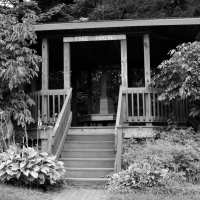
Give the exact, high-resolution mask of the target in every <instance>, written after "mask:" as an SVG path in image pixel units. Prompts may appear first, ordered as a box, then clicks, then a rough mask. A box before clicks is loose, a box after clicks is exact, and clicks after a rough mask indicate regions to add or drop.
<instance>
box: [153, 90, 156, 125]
mask: <svg viewBox="0 0 200 200" xmlns="http://www.w3.org/2000/svg"><path fill="white" fill-rule="evenodd" d="M155 104H156V102H155V92H154V91H153V113H152V115H153V117H152V121H153V120H154V121H155V119H156V105H155Z"/></svg>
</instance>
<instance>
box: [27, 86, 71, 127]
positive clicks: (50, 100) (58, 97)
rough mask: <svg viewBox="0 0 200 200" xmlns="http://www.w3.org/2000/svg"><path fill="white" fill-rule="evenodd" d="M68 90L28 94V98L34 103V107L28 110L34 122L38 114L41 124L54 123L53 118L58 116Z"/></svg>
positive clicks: (41, 91)
mask: <svg viewBox="0 0 200 200" xmlns="http://www.w3.org/2000/svg"><path fill="white" fill-rule="evenodd" d="M67 93H68V90H67V89H62V90H40V91H36V92H32V93H29V96H30V97H31V98H32V99H33V100H34V101H35V105H34V106H32V107H31V108H30V110H31V114H32V117H33V119H34V120H35V121H37V119H38V114H39V113H38V112H40V117H41V120H42V122H43V123H46V124H47V123H50V124H52V123H54V122H55V116H56V114H57V116H58V115H59V114H60V112H61V109H62V106H63V104H64V101H65V99H66V96H67Z"/></svg>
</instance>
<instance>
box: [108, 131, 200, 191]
mask: <svg viewBox="0 0 200 200" xmlns="http://www.w3.org/2000/svg"><path fill="white" fill-rule="evenodd" d="M198 141H199V137H198V136H197V135H194V132H193V130H192V129H188V130H174V129H173V130H171V131H163V132H162V133H160V138H159V139H150V140H147V141H143V142H142V143H140V144H138V143H137V144H136V142H135V140H134V139H130V140H129V142H127V143H126V146H125V148H124V153H123V162H124V163H125V164H126V166H128V168H127V169H125V170H124V171H122V172H120V173H118V174H111V175H110V180H109V190H110V191H115V190H119V189H120V190H121V191H127V190H129V189H133V188H134V189H139V188H149V187H157V186H159V187H161V186H162V187H163V186H165V187H168V188H171V187H172V186H173V183H177V184H183V183H185V184H187V183H190V184H197V183H199V182H200V144H199V142H198ZM131 142H132V145H131Z"/></svg>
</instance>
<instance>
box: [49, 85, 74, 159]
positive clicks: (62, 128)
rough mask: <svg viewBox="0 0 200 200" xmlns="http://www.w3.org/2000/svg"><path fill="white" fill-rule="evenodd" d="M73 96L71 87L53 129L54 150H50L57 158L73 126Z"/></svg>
mask: <svg viewBox="0 0 200 200" xmlns="http://www.w3.org/2000/svg"><path fill="white" fill-rule="evenodd" d="M71 98H72V89H69V91H68V93H67V97H66V99H65V102H64V105H63V107H62V110H61V112H60V114H59V117H58V119H57V121H56V124H55V127H54V129H53V131H52V142H51V144H52V150H50V151H51V152H52V153H53V154H54V155H56V159H58V158H59V156H60V153H61V150H62V148H63V145H64V142H65V139H66V137H67V133H68V130H69V127H70V126H71V121H72V112H71Z"/></svg>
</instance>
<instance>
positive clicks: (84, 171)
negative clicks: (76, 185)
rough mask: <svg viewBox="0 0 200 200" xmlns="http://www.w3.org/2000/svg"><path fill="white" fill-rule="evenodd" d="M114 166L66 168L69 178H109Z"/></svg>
mask: <svg viewBox="0 0 200 200" xmlns="http://www.w3.org/2000/svg"><path fill="white" fill-rule="evenodd" d="M111 172H114V168H69V167H67V168H66V177H68V178H107V175H108V174H110V173H111Z"/></svg>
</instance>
